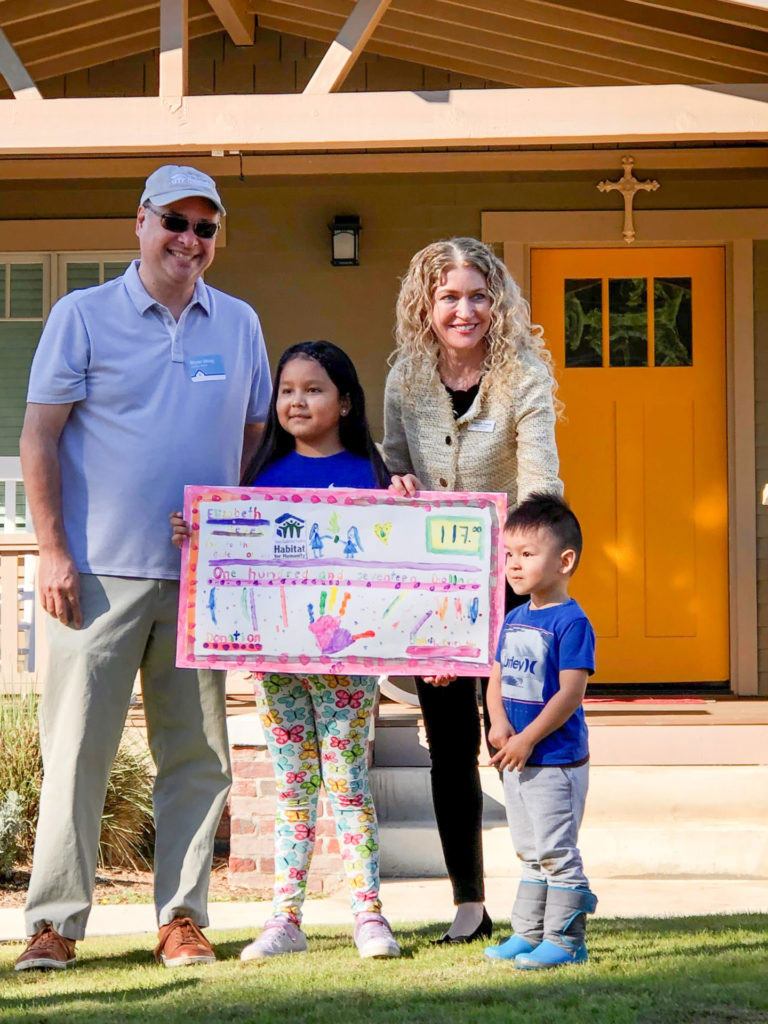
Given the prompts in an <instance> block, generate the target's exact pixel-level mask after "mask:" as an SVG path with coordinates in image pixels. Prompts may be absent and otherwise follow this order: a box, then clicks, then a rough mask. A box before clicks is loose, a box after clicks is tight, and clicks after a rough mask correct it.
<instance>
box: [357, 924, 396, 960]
mask: <svg viewBox="0 0 768 1024" xmlns="http://www.w3.org/2000/svg"><path fill="white" fill-rule="evenodd" d="M355 945H356V946H357V951H358V953H359V954H360V956H361V957H369V956H375V957H387V956H389V957H392V956H400V947H399V946H398V944H397V940H396V939H395V937H394V935H393V934H392V929H391V928H390V927H389V922H388V921H387V919H386V918H385V917H383V916H382V915H381V914H373V913H363V914H358V915H357V917H356V918H355Z"/></svg>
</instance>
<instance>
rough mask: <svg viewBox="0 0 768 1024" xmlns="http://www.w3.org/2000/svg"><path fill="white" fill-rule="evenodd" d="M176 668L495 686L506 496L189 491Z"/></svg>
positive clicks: (247, 489) (258, 489)
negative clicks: (478, 679) (460, 678)
mask: <svg viewBox="0 0 768 1024" xmlns="http://www.w3.org/2000/svg"><path fill="white" fill-rule="evenodd" d="M184 510H185V518H186V519H187V521H188V522H189V523H190V524H191V528H192V530H191V532H192V536H191V539H190V542H189V544H187V545H186V547H185V549H184V552H183V554H182V573H181V597H180V602H179V634H178V649H177V664H179V665H181V666H187V667H200V666H205V667H209V668H226V667H248V668H252V669H253V670H255V671H262V670H264V671H266V670H269V671H275V670H277V671H280V670H282V671H286V672H317V673H351V674H374V673H379V672H385V673H387V674H389V675H434V674H436V673H438V672H441V673H454V674H459V675H488V674H489V672H490V669H491V665H492V663H493V654H494V650H495V643H496V640H497V638H498V634H499V630H500V627H501V622H502V618H503V613H504V573H503V544H502V530H503V525H504V516H505V513H506V496H505V495H503V494H465V493H439V492H432V491H424V492H421V493H420V494H419V496H418V497H416V498H400V497H398V496H396V495H394V494H392V493H391V492H389V491H365V490H311V489H306V488H302V489H295V488H288V489H286V488H274V487H273V488H261V487H245V488H241V487H238V488H222V487H217V488H211V487H187V488H186V489H185V504H184Z"/></svg>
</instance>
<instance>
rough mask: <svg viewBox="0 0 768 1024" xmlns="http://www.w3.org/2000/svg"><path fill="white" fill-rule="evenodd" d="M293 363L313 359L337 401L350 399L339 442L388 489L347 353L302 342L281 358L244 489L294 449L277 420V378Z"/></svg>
mask: <svg viewBox="0 0 768 1024" xmlns="http://www.w3.org/2000/svg"><path fill="white" fill-rule="evenodd" d="M292 359H314V360H315V362H316V363H319V364H320V366H322V368H323V369H324V370H325V372H326V373H327V374H328V376H329V377H330V378H331V381H332V382H333V383H334V384H335V385H336V387H337V389H338V392H339V397H340V398H348V399H349V406H350V408H349V412H348V414H347V415H346V416H342V417H341V419H340V420H339V440H340V441H341V443H342V445H343V446H344V448H345V449H346V450H347V451H348V452H352V454H353V455H362V456H363V458H366V459H367V460H368V461H369V462H370V464H371V466H372V467H373V472H374V476H375V477H376V482H377V484H378V486H379V487H382V488H384V487H388V486H389V481H390V476H389V473H388V472H387V467H386V466H385V465H384V460H383V459H382V457H381V455H379V450H378V448H377V447H376V445H375V444H374V442H373V438H372V437H371V431H370V428H369V426H368V420H367V418H366V415H365V395H364V394H363V389H362V388H361V387H360V381H359V380H358V379H357V372H356V370H355V367H354V365H353V364H352V360H351V359H350V358H349V356H348V355H347V353H346V352H343V351H342V350H341V349H340V348H339V347H338V345H334V344H332V343H331V342H330V341H302V342H300V343H299V344H298V345H291V347H290V348H288V349H286V350H285V352H283V354H282V355H281V356H280V362H279V363H278V364H277V369H276V370H275V380H274V384H273V388H272V399H271V401H270V403H269V412H268V413H267V423H266V426H265V428H264V436H263V438H262V441H261V445H260V446H259V449H258V451H257V452H256V454H255V455H254V456H253V458H252V459H251V461H250V463H249V464H248V465H247V466H246V468H245V472H244V473H243V478H242V481H241V483H242V485H243V486H246V487H247V486H248V485H249V484H251V483H252V482H253V481H254V480H255V479H256V477H257V476H258V475H259V473H261V471H262V470H263V469H265V468H266V467H267V466H270V465H271V464H272V463H273V462H277V460H278V459H281V458H283V456H284V455H287V454H288V453H289V452H292V451H293V449H294V448H295V447H296V442H295V441H294V439H293V437H291V435H290V434H289V433H288V431H287V430H283V428H282V427H281V426H280V421H279V420H278V418H277V396H278V393H279V391H280V376H281V374H282V372H283V367H284V366H285V365H286V363H289V362H290V361H291V360H292Z"/></svg>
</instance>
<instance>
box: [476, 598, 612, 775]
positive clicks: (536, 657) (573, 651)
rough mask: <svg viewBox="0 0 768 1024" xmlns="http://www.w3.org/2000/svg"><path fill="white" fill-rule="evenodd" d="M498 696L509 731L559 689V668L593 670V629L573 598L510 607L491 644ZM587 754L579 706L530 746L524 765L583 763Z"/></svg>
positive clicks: (519, 729) (522, 726) (526, 721)
mask: <svg viewBox="0 0 768 1024" xmlns="http://www.w3.org/2000/svg"><path fill="white" fill-rule="evenodd" d="M496 660H497V661H498V662H499V665H500V667H501V697H502V701H503V703H504V710H505V711H506V714H507V718H508V719H509V721H510V723H511V725H512V727H513V729H514V730H515V732H522V730H523V729H525V727H526V726H527V725H529V724H530V723H531V722H532V721H533V720H534V718H536V717H537V715H539V714H540V713H541V710H542V709H543V707H544V705H545V704H546V703H547V701H549V700H551V698H552V697H554V695H555V694H556V693H557V692H558V691H559V690H560V677H559V673H560V671H561V670H562V669H568V668H573V669H586V670H587V672H589V674H590V675H591V674H592V673H593V672H594V671H595V633H594V630H593V629H592V626H591V625H590V622H589V619H588V618H587V616H586V615H585V614H584V612H583V611H582V610H581V608H580V607H579V605H578V604H577V603H576V601H574V600H573V598H570V599H569V600H568V601H565V602H564V603H563V604H557V605H553V606H552V607H551V608H537V609H532V608H531V603H530V601H529V602H528V603H527V604H524V605H520V606H519V607H517V608H513V609H512V611H511V612H510V613H509V615H507V617H506V619H505V620H504V625H503V626H502V628H501V636H500V637H499V643H498V646H497V648H496ZM588 758H589V745H588V739H587V723H586V720H585V718H584V709H583V708H582V707H579V708H578V709H577V710H576V711H575V712H574V713H573V714H572V715H571V717H570V718H569V719H568V721H567V722H565V723H564V724H563V725H561V726H560V728H559V729H556V730H555V731H554V732H553V733H550V734H549V736H546V737H545V738H544V739H543V740H542V741H541V742H540V743H537V744H536V746H535V747H534V748H533V750H532V751H531V756H530V758H529V760H528V764H530V765H574V764H583V763H584V762H585V761H586V760H587V759H588Z"/></svg>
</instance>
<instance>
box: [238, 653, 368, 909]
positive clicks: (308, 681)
mask: <svg viewBox="0 0 768 1024" xmlns="http://www.w3.org/2000/svg"><path fill="white" fill-rule="evenodd" d="M255 693H256V707H257V708H258V711H259V714H260V715H261V721H262V724H263V725H264V734H265V736H266V739H267V745H268V747H269V752H270V754H271V756H272V762H273V765H274V769H275V782H276V784H277V811H276V814H275V898H274V911H275V914H283V915H285V916H287V917H290V918H291V920H293V921H294V922H295V923H296V924H299V923H300V922H301V907H302V904H303V902H304V896H305V894H306V888H307V873H308V871H309V862H310V860H311V858H312V850H313V848H314V845H315V827H316V822H317V801H318V795H319V790H320V784H321V782H322V783H323V784H324V785H325V789H326V792H327V794H328V797H329V799H330V801H331V807H332V809H333V816H334V819H335V822H336V836H337V839H338V843H339V848H340V850H341V856H342V859H343V862H344V869H345V871H346V875H347V881H348V882H349V887H350V890H351V903H352V912H353V913H354V914H357V913H359V912H360V911H364V910H368V911H375V912H377V913H378V912H379V911H380V910H381V902H380V900H379V833H378V825H377V823H376V812H375V810H374V807H373V798H372V796H371V789H370V786H369V784H368V764H367V742H368V728H369V725H370V720H371V715H372V714H373V705H374V696H375V693H376V677H375V676H300V675H279V674H276V673H266V674H265V675H264V676H263V678H261V679H259V677H257V678H256V683H255Z"/></svg>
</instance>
